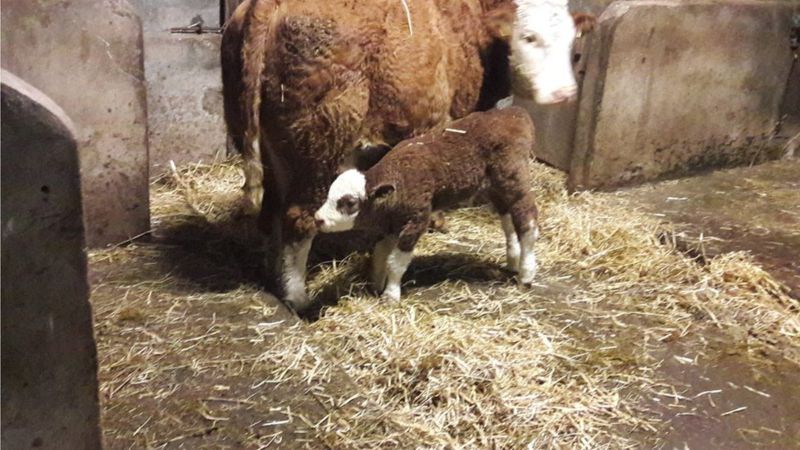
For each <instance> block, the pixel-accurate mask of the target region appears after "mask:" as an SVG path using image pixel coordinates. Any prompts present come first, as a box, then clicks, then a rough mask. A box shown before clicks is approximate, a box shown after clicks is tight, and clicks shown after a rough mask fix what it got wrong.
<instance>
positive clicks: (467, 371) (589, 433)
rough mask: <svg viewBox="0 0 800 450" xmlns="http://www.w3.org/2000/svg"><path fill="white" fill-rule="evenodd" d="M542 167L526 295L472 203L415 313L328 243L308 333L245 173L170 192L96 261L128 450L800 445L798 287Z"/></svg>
mask: <svg viewBox="0 0 800 450" xmlns="http://www.w3.org/2000/svg"><path fill="white" fill-rule="evenodd" d="M783 164H787V163H783ZM790 164H791V165H793V167H794V168H795V169H794V170H796V171H795V172H793V173H794V175H793V176H794V178H791V177H790V178H789V179H787V180H789V181H791V180H792V179H794V180H797V179H799V178H798V176H797V174H798V173H800V165H798V164H797V162H796V161H792V162H791V163H790ZM766 172H767V173H769V172H770V171H766ZM533 173H534V176H535V179H536V182H535V192H537V197H538V198H539V200H540V203H541V207H542V208H541V209H542V225H543V230H542V231H543V233H542V240H541V241H540V243H539V244H538V252H539V255H540V267H541V274H540V277H539V285H537V286H535V287H534V288H532V289H530V290H521V289H519V288H517V287H516V286H515V285H514V284H513V280H512V278H511V276H510V275H509V274H508V273H506V272H505V271H504V270H503V269H502V267H501V265H500V264H501V262H502V260H503V242H502V233H501V231H500V227H499V224H498V223H497V221H496V220H495V218H494V216H493V215H492V214H491V213H490V212H489V211H487V210H486V209H484V208H468V209H463V210H459V211H453V212H450V213H448V215H447V217H448V225H449V231H448V232H447V233H431V234H428V235H427V236H426V237H425V238H424V240H423V242H422V243H421V248H420V251H419V257H418V258H417V259H416V260H415V262H414V263H413V265H412V267H411V269H410V273H409V274H408V275H407V278H406V280H407V282H406V287H405V289H406V290H405V293H404V299H403V300H402V301H401V302H400V303H397V304H393V303H384V302H380V301H378V300H377V299H375V298H373V297H372V296H371V295H370V294H369V292H368V290H367V288H366V287H365V285H364V283H363V280H364V276H363V275H362V274H363V272H364V270H365V269H366V265H367V262H368V261H367V258H366V256H364V254H363V253H356V254H353V255H351V256H349V257H346V258H344V259H337V260H336V261H335V262H330V260H331V258H332V257H333V256H334V255H336V254H340V256H341V255H343V254H344V253H343V252H342V251H341V249H340V248H337V246H339V247H340V246H341V244H342V242H344V241H346V240H344V239H341V238H338V239H334V240H333V242H330V240H329V242H328V243H327V244H326V243H325V242H320V245H318V246H316V248H315V255H314V261H313V263H314V268H313V269H312V275H311V281H310V285H311V288H312V291H313V292H314V293H315V294H316V296H317V297H318V298H320V299H322V300H323V302H324V303H326V304H327V305H328V306H326V307H324V308H323V309H322V311H320V312H319V314H318V317H315V318H314V319H311V320H304V321H303V320H299V319H298V318H297V317H295V316H294V315H292V314H291V313H289V312H288V311H287V310H286V309H285V308H284V307H282V306H281V305H280V304H279V302H277V300H276V299H275V298H274V297H272V296H270V295H269V294H267V293H265V292H264V290H263V289H262V288H261V286H260V285H259V280H260V278H261V277H260V270H259V261H260V259H261V251H260V248H261V244H260V242H259V240H258V237H257V234H256V233H255V232H254V231H253V230H252V228H251V226H250V224H249V223H248V222H247V221H246V220H243V219H240V218H238V215H237V207H236V202H237V199H238V193H239V190H238V186H239V185H240V183H241V178H240V175H239V171H238V168H237V167H236V164H235V162H225V163H219V164H215V165H212V166H192V167H187V168H183V169H181V170H179V171H177V172H176V173H174V174H173V175H172V176H170V177H165V178H163V179H161V180H158V181H156V182H155V183H154V185H153V189H152V199H151V200H152V208H153V219H154V220H153V222H154V229H153V231H152V233H151V238H150V239H149V240H147V241H137V242H134V243H132V244H127V245H124V246H118V247H115V248H110V249H106V250H102V251H96V252H93V253H92V254H91V255H90V277H91V282H92V285H93V291H92V303H93V306H94V311H95V328H96V339H97V346H98V359H99V365H100V372H99V376H100V382H101V393H100V395H101V401H102V403H103V432H104V437H105V443H106V447H107V448H148V447H149V448H192V449H194V448H301V447H307V448H378V447H393V448H419V447H433V448H487V447H493V446H494V447H497V448H523V447H525V446H527V445H530V448H553V447H556V448H602V447H610V448H625V447H645V448H653V447H663V448H673V447H675V448H681V449H683V448H687V447H688V448H710V447H714V448H731V449H733V448H754V447H761V448H792V447H794V448H800V445H798V442H800V420H798V419H800V404H798V403H797V402H796V400H795V399H796V398H798V397H800V370H798V368H800V367H798V366H800V308H799V307H798V303H797V300H796V299H793V298H792V297H791V296H790V295H789V288H786V287H784V286H782V285H781V284H780V283H779V282H777V281H775V279H774V278H773V277H772V276H771V275H769V274H768V273H767V272H765V271H764V270H762V269H761V267H760V266H759V265H757V263H756V262H755V260H754V257H752V256H750V255H749V254H745V253H741V252H739V253H729V252H726V251H727V250H724V251H719V252H717V253H715V254H713V255H711V254H708V253H706V254H705V257H704V258H699V257H696V256H697V254H698V252H700V253H701V254H702V252H703V248H700V250H697V248H696V247H695V246H693V245H690V244H687V242H689V241H690V240H687V239H683V238H682V237H683V236H684V235H685V234H682V233H684V230H683V228H681V226H679V225H672V224H669V223H667V224H665V223H663V220H662V218H660V217H654V216H653V215H652V214H649V213H648V212H647V210H648V207H649V206H651V205H653V204H655V202H654V201H650V200H647V198H646V197H642V196H637V195H635V194H630V195H628V194H581V195H577V196H569V195H567V194H566V192H565V191H564V190H563V187H562V186H563V181H564V180H563V177H562V176H561V175H560V174H558V173H557V172H555V171H553V170H551V169H548V168H546V167H544V166H540V165H535V166H534V167H533ZM787 180H783V181H778V182H776V183H777V184H776V186H784V185H785V183H786V182H787ZM664 186H667V185H666V184H665V185H664ZM664 189H667V191H665V192H669V189H671V188H664ZM758 189H759V190H761V191H762V192H773V190H771V189H768V188H765V187H764V186H763V185H759V188H758ZM775 192H776V191H775ZM797 195H798V194H797V192H796V191H795V196H792V195H791V192H787V193H786V195H781V196H775V197H774V198H773V203H772V205H773V206H774V207H775V208H776V209H781V210H787V211H795V210H796V208H797V205H798V204H800V202H798V201H797V200H798V199H797ZM675 197H687V195H684V194H680V195H675ZM792 208H794V209H792ZM640 210H641V211H640ZM755 258H758V256H756V257H755Z"/></svg>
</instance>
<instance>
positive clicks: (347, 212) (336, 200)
mask: <svg viewBox="0 0 800 450" xmlns="http://www.w3.org/2000/svg"><path fill="white" fill-rule="evenodd" d="M366 198H367V180H366V178H364V174H363V173H361V172H359V171H358V170H356V169H350V170H347V171H345V172H343V173H342V174H341V175H339V176H338V177H337V178H336V179H335V180H334V181H333V184H331V187H330V189H329V190H328V198H327V199H326V200H325V203H324V204H323V205H322V206H321V207H320V208H319V209H318V210H317V212H316V213H314V219H316V220H317V221H318V225H319V229H320V231H322V232H325V233H332V232H336V231H347V230H352V229H353V227H354V226H355V222H356V217H358V212H359V210H360V209H361V204H362V203H363V202H364V200H365V199H366Z"/></svg>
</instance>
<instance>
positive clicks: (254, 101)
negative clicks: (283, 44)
mask: <svg viewBox="0 0 800 450" xmlns="http://www.w3.org/2000/svg"><path fill="white" fill-rule="evenodd" d="M276 3H277V2H259V1H254V2H252V5H251V7H250V10H249V11H248V12H247V17H246V19H245V28H244V39H243V41H244V43H243V44H242V82H243V85H244V90H243V91H242V98H241V103H242V111H243V118H244V141H243V145H242V157H243V159H244V167H243V168H244V187H243V190H244V210H245V212H246V213H247V214H249V215H256V214H258V212H259V211H260V209H261V202H262V199H263V197H264V166H263V163H262V159H261V142H260V141H261V88H262V86H261V78H262V74H263V71H264V56H265V53H266V51H267V48H266V46H267V43H268V38H269V36H270V34H271V33H272V28H273V24H274V22H275V21H276V17H275V16H276V15H277V4H276Z"/></svg>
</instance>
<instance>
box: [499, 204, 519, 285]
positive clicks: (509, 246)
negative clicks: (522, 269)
mask: <svg viewBox="0 0 800 450" xmlns="http://www.w3.org/2000/svg"><path fill="white" fill-rule="evenodd" d="M500 223H501V225H502V226H503V233H505V235H506V264H507V265H508V270H511V271H512V272H519V256H520V252H521V251H520V246H519V237H518V236H517V230H516V229H515V228H514V221H513V220H512V219H511V214H503V215H502V216H500Z"/></svg>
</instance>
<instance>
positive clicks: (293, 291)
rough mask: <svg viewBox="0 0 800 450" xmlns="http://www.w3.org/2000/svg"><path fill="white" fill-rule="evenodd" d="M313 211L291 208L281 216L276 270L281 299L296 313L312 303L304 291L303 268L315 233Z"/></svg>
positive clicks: (300, 207)
mask: <svg viewBox="0 0 800 450" xmlns="http://www.w3.org/2000/svg"><path fill="white" fill-rule="evenodd" d="M313 211H314V208H313V207H311V206H308V205H304V206H299V205H293V206H291V207H289V208H288V210H287V211H286V213H285V214H284V217H283V224H282V225H283V230H282V238H283V242H282V243H281V246H280V248H279V253H278V261H277V264H276V267H277V268H278V271H279V276H278V279H279V281H280V283H281V291H282V293H283V298H284V300H285V301H286V302H287V303H288V304H289V305H290V306H291V307H292V308H293V309H294V310H295V311H297V312H302V311H304V310H305V309H306V308H308V306H309V305H310V304H311V300H310V299H309V297H308V293H307V292H306V272H307V270H306V265H307V264H308V254H309V252H310V251H311V244H312V242H313V240H314V235H315V234H316V226H315V224H314V213H313Z"/></svg>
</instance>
